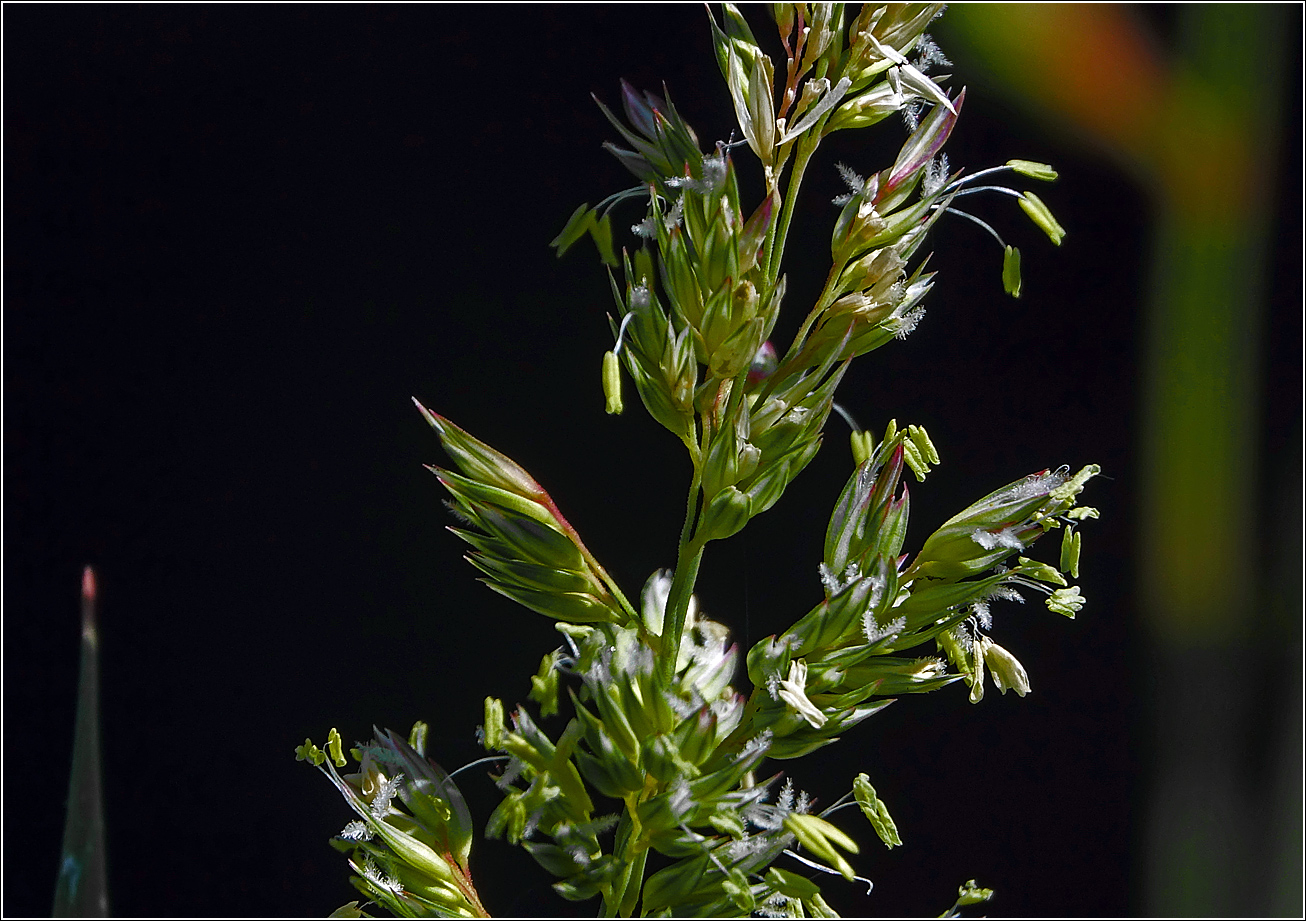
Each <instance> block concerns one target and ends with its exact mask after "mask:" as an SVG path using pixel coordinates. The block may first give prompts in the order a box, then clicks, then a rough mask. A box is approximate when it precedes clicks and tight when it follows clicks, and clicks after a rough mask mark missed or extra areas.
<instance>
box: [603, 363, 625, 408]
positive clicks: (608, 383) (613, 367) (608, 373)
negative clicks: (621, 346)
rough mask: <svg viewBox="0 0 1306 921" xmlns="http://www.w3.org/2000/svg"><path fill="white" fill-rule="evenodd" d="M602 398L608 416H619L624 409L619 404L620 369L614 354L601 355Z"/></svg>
mask: <svg viewBox="0 0 1306 921" xmlns="http://www.w3.org/2000/svg"><path fill="white" fill-rule="evenodd" d="M603 398H604V399H605V400H606V401H607V405H606V407H605V408H606V409H607V413H608V415H609V416H619V415H621V411H622V409H624V408H625V407H624V406H622V404H621V368H620V367H619V366H618V365H617V353H616V352H611V351H609V352H604V353H603Z"/></svg>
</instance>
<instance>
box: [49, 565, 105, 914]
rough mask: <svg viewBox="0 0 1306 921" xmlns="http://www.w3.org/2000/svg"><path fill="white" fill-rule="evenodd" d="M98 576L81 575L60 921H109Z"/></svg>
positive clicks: (58, 890) (57, 904)
mask: <svg viewBox="0 0 1306 921" xmlns="http://www.w3.org/2000/svg"><path fill="white" fill-rule="evenodd" d="M97 594H98V592H97V589H96V584H95V572H94V570H92V569H91V567H89V566H87V567H86V568H85V569H84V570H83V571H82V666H81V678H80V680H79V681H78V685H77V721H76V724H75V728H74V729H73V764H72V771H71V776H70V777H69V779H68V817H67V820H66V821H65V823H64V833H63V851H62V853H61V854H60V857H59V875H58V878H57V879H56V881H55V886H54V916H55V917H56V918H66V917H75V918H106V917H108V915H109V882H108V874H107V873H106V871H105V851H104V789H103V781H102V779H101V778H102V776H103V774H102V771H101V769H100V640H99V635H98V633H97V630H98V626H97V624H96V596H97Z"/></svg>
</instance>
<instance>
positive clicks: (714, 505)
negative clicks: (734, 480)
mask: <svg viewBox="0 0 1306 921" xmlns="http://www.w3.org/2000/svg"><path fill="white" fill-rule="evenodd" d="M751 512H752V500H751V499H750V498H749V497H748V496H747V495H746V494H745V493H742V492H740V491H739V490H738V489H736V488H735V487H733V486H727V487H726V488H725V489H723V490H721V491H720V492H719V493H717V494H716V495H715V496H714V497H713V498H712V501H711V502H709V503H708V506H707V508H706V509H704V510H703V517H702V518H700V519H699V522H698V531H697V533H696V534H695V536H694V537H695V540H698V541H702V542H703V543H706V542H707V541H709V540H721V539H722V538H726V537H730V536H732V535H734V534H737V533H739V532H740V531H741V530H743V527H744V525H746V524H748V519H749V517H750V514H751Z"/></svg>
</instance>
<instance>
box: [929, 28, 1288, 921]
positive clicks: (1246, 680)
mask: <svg viewBox="0 0 1306 921" xmlns="http://www.w3.org/2000/svg"><path fill="white" fill-rule="evenodd" d="M1176 15H1177V18H1178V20H1179V37H1178V47H1177V56H1176V57H1175V58H1174V59H1172V60H1167V59H1165V58H1163V57H1162V56H1161V55H1160V54H1158V53H1157V51H1156V49H1155V46H1154V44H1153V43H1152V42H1151V41H1150V40H1149V38H1148V37H1147V35H1146V34H1145V31H1144V30H1143V29H1142V28H1141V27H1140V23H1139V22H1138V21H1137V20H1136V18H1135V17H1134V15H1133V14H1132V12H1131V11H1130V10H1129V9H1127V8H1125V7H1121V6H1116V5H1091V6H1090V5H1044V4H1021V5H1006V4H995V5H988V4H975V5H972V4H961V5H958V6H955V7H954V8H953V9H952V11H951V13H950V15H949V16H948V17H946V18H945V19H944V20H943V21H942V22H941V23H940V27H939V29H938V31H939V33H940V34H941V35H942V36H946V44H947V46H948V47H949V49H950V50H952V51H955V53H956V55H957V56H958V58H962V59H964V58H967V57H973V58H975V59H976V63H982V64H983V65H986V66H987V69H988V71H989V73H990V74H991V75H992V76H993V77H994V78H996V81H997V82H998V83H999V85H1001V86H1002V87H1003V89H1004V90H1006V91H1007V92H1008V93H1010V94H1011V95H1012V96H1013V97H1015V98H1018V99H1020V100H1021V101H1022V102H1024V103H1026V104H1028V105H1030V106H1031V107H1032V108H1034V109H1035V110H1037V111H1038V113H1039V114H1041V115H1043V116H1046V117H1048V118H1049V119H1050V120H1051V121H1054V122H1056V123H1059V124H1060V125H1062V126H1068V127H1070V128H1071V129H1072V130H1073V131H1075V132H1076V133H1078V134H1080V135H1081V136H1083V135H1087V136H1088V138H1089V139H1090V140H1091V141H1092V142H1094V143H1095V144H1097V145H1100V146H1102V147H1105V148H1106V149H1107V150H1108V151H1109V152H1110V153H1111V154H1112V155H1113V156H1115V157H1116V158H1117V159H1118V160H1120V161H1121V162H1122V163H1123V164H1124V165H1125V167H1126V168H1127V169H1128V170H1129V171H1130V172H1131V173H1132V174H1133V175H1134V176H1135V177H1136V178H1138V179H1139V180H1140V182H1141V183H1142V185H1143V187H1144V188H1147V189H1148V190H1150V191H1152V192H1153V193H1154V198H1153V201H1152V205H1153V208H1154V211H1153V214H1154V218H1153V219H1154V229H1153V234H1154V242H1153V246H1152V251H1151V253H1152V256H1151V265H1150V266H1149V269H1148V274H1149V276H1150V285H1151V288H1150V291H1149V292H1148V303H1147V316H1146V317H1145V323H1144V324H1143V330H1144V336H1145V339H1144V351H1143V356H1142V357H1143V369H1142V373H1143V379H1142V394H1141V397H1142V406H1141V409H1142V412H1141V414H1140V431H1139V434H1138V444H1139V451H1138V457H1139V460H1140V467H1139V469H1138V470H1137V471H1136V473H1135V475H1136V476H1137V478H1138V483H1139V488H1140V490H1141V496H1140V498H1141V500H1142V501H1141V503H1140V507H1141V508H1142V509H1143V512H1142V516H1141V518H1140V520H1139V522H1138V532H1137V533H1138V538H1139V560H1138V565H1139V583H1138V601H1139V605H1140V609H1141V611H1142V615H1143V618H1144V620H1145V624H1146V629H1145V631H1144V633H1145V636H1146V639H1145V643H1146V648H1145V649H1144V650H1142V656H1141V658H1140V661H1142V662H1146V663H1147V667H1148V671H1149V675H1148V677H1147V678H1146V679H1145V680H1146V685H1145V687H1144V688H1143V689H1144V690H1145V692H1146V693H1147V695H1148V699H1147V704H1146V705H1147V706H1148V707H1149V708H1150V713H1149V714H1148V716H1147V723H1146V730H1145V731H1146V737H1145V739H1144V750H1143V752H1142V754H1143V756H1144V758H1145V759H1146V760H1145V761H1144V763H1145V764H1146V765H1147V770H1148V772H1149V773H1148V776H1146V777H1145V778H1144V782H1145V783H1146V785H1147V786H1146V791H1147V792H1146V795H1145V796H1146V798H1145V800H1144V801H1145V802H1146V804H1147V805H1146V811H1145V814H1143V815H1140V816H1138V817H1137V821H1139V822H1141V823H1144V824H1143V825H1142V827H1141V828H1140V829H1139V831H1140V832H1141V835H1142V838H1141V842H1142V849H1141V850H1140V852H1139V853H1138V855H1137V859H1138V860H1139V861H1140V863H1139V864H1138V867H1137V868H1138V870H1139V871H1140V873H1141V879H1140V885H1139V886H1138V887H1137V890H1136V891H1137V892H1139V893H1140V894H1141V897H1142V902H1141V904H1139V905H1137V906H1136V907H1137V910H1138V911H1139V912H1141V913H1143V914H1148V915H1188V916H1194V915H1231V914H1232V915H1236V914H1286V915H1290V916H1298V915H1300V913H1301V910H1302V904H1301V885H1302V850H1301V847H1302V846H1301V833H1302V821H1301V816H1302V794H1301V788H1300V786H1299V783H1298V781H1299V779H1300V771H1301V744H1302V739H1301V734H1300V719H1301V710H1300V697H1299V689H1300V680H1299V679H1300V671H1299V669H1300V658H1301V623H1300V618H1299V614H1300V599H1299V598H1295V597H1293V595H1294V592H1295V591H1296V588H1295V587H1294V583H1295V582H1296V577H1295V574H1294V575H1289V573H1288V572H1286V571H1280V572H1277V573H1270V572H1268V571H1267V570H1266V566H1265V561H1264V560H1262V559H1261V558H1260V556H1261V554H1260V550H1261V548H1263V547H1266V546H1271V547H1272V546H1274V545H1275V543H1276V541H1284V540H1287V541H1288V542H1289V543H1290V544H1292V545H1293V546H1296V543H1295V541H1296V538H1295V537H1294V536H1293V533H1292V529H1295V528H1296V527H1297V523H1298V522H1299V521H1300V516H1298V515H1294V514H1285V515H1283V516H1282V517H1281V518H1280V519H1278V520H1276V521H1275V522H1273V523H1265V522H1259V521H1258V520H1257V517H1258V509H1259V508H1262V507H1266V506H1269V507H1273V506H1275V505H1278V504H1280V503H1284V504H1296V503H1298V502H1299V495H1300V494H1299V493H1295V492H1293V485H1292V484H1293V483H1294V482H1295V480H1296V478H1297V474H1298V473H1299V470H1293V469H1292V468H1291V466H1283V465H1277V464H1276V465H1275V467H1274V468H1273V469H1275V470H1276V471H1282V472H1283V474H1284V482H1283V483H1281V484H1280V483H1276V484H1268V485H1267V488H1268V489H1272V490H1274V491H1275V493H1274V494H1273V495H1270V496H1269V499H1270V501H1269V502H1265V501H1264V500H1265V498H1266V497H1265V496H1262V495H1259V494H1258V486H1259V484H1258V473H1259V471H1260V470H1261V469H1262V468H1261V465H1262V463H1263V461H1264V459H1263V458H1260V457H1258V448H1259V445H1260V444H1261V443H1262V439H1261V435H1262V432H1261V431H1260V428H1261V419H1260V416H1259V409H1260V407H1261V406H1262V404H1263V402H1264V397H1265V394H1264V392H1263V379H1262V373H1261V368H1262V352H1263V349H1264V346H1265V342H1264V333H1265V328H1266V318H1267V309H1266V306H1267V305H1266V299H1267V293H1268V276H1269V272H1270V269H1271V265H1270V253H1271V244H1272V243H1273V239H1272V236H1271V233H1272V220H1273V217H1274V212H1273V208H1274V205H1275V201H1274V194H1273V193H1274V189H1275V180H1276V177H1277V170H1278V168H1279V164H1277V163H1276V162H1275V161H1276V159H1277V156H1276V154H1277V152H1278V150H1279V144H1278V141H1279V128H1280V126H1279V124H1278V120H1279V118H1280V112H1281V102H1282V91H1283V53H1284V50H1285V46H1286V41H1288V40H1290V38H1289V36H1288V34H1287V33H1288V32H1289V31H1290V29H1289V26H1290V18H1291V17H1290V16H1289V14H1288V8H1287V7H1285V6H1274V5H1263V4H1251V3H1248V4H1237V5H1234V4H1202V5H1183V6H1180V7H1179V8H1178V10H1177V11H1176ZM1293 35H1294V36H1295V35H1296V32H1293ZM968 63H969V62H968ZM969 69H970V68H968V70H969ZM1262 503H1263V504H1262ZM1271 524H1273V525H1279V526H1280V527H1281V528H1283V529H1284V530H1285V532H1286V533H1284V534H1281V535H1280V534H1275V535H1273V536H1268V539H1267V535H1268V528H1269V527H1270V525H1271ZM1288 558H1289V559H1290V558H1291V557H1290V556H1289V557H1288ZM1275 576H1277V577H1278V579H1277V582H1275V581H1274V577H1275ZM1250 661H1256V662H1257V663H1258V665H1257V666H1256V668H1255V669H1250V670H1249V669H1247V668H1246V666H1245V663H1248V662H1250ZM1257 682H1273V683H1274V684H1273V686H1272V687H1269V693H1268V694H1267V693H1266V689H1264V688H1262V689H1259V691H1260V693H1259V695H1258V687H1257ZM1265 700H1269V701H1274V702H1275V706H1276V708H1277V709H1278V710H1279V712H1278V713H1276V714H1274V717H1273V718H1272V719H1270V720H1268V721H1267V720H1264V719H1263V718H1260V717H1259V716H1258V715H1257V713H1256V712H1255V711H1256V706H1257V704H1258V703H1261V702H1262V701H1265ZM1257 731H1261V732H1266V731H1268V732H1270V733H1272V738H1271V739H1270V740H1269V741H1268V743H1267V742H1266V741H1265V740H1261V739H1256V738H1253V737H1252V735H1253V734H1254V733H1255V732H1257ZM1249 750H1250V751H1252V752H1265V753H1266V754H1265V756H1264V757H1263V758H1262V759H1260V760H1261V761H1262V762H1263V763H1260V764H1257V763H1254V762H1256V761H1257V758H1256V757H1255V755H1253V756H1251V757H1249V756H1248V754H1247V753H1248V751H1249Z"/></svg>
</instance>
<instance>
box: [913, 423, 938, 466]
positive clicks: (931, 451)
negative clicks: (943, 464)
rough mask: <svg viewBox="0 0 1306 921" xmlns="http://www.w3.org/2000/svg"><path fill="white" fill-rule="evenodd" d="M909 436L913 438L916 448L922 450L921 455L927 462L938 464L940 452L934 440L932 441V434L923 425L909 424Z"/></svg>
mask: <svg viewBox="0 0 1306 921" xmlns="http://www.w3.org/2000/svg"><path fill="white" fill-rule="evenodd" d="M907 437H909V438H910V439H911V441H912V444H914V445H915V446H916V450H917V451H919V452H920V455H921V457H922V458H923V459H924V460H925V461H926V462H927V463H930V464H938V462H939V452H938V451H937V450H935V448H934V442H932V441H930V436H929V434H928V433H927V432H926V431H925V429H924V427H923V426H919V425H909V426H907Z"/></svg>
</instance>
